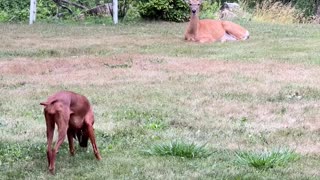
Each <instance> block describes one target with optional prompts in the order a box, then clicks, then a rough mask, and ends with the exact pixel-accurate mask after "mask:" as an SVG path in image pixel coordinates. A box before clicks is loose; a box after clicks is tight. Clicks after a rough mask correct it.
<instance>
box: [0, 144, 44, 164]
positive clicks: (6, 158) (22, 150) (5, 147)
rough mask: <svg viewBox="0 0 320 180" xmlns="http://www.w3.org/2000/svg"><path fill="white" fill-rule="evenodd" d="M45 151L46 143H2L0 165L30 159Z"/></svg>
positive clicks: (0, 145) (0, 146)
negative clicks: (29, 144) (28, 144)
mask: <svg viewBox="0 0 320 180" xmlns="http://www.w3.org/2000/svg"><path fill="white" fill-rule="evenodd" d="M43 153H45V144H41V145H39V144H32V145H31V146H27V145H20V144H14V145H13V144H6V143H4V142H1V143H0V166H1V165H2V164H7V163H12V162H16V161H28V160H31V159H34V158H39V156H42V154H43Z"/></svg>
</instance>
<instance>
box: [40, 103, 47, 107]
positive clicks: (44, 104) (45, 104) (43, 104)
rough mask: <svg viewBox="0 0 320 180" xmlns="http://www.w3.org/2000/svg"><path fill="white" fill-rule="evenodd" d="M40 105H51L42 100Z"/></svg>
mask: <svg viewBox="0 0 320 180" xmlns="http://www.w3.org/2000/svg"><path fill="white" fill-rule="evenodd" d="M40 105H42V106H45V107H47V106H48V105H49V103H48V102H42V103H40Z"/></svg>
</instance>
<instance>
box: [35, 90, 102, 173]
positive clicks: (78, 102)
mask: <svg viewBox="0 0 320 180" xmlns="http://www.w3.org/2000/svg"><path fill="white" fill-rule="evenodd" d="M40 105H43V106H44V116H45V119H46V125H47V143H48V146H47V158H48V163H49V171H50V172H51V173H52V174H53V173H54V169H55V160H56V155H57V152H58V149H59V147H60V145H61V144H62V143H63V141H64V139H65V137H66V135H67V136H68V142H69V150H70V154H71V155H74V151H75V149H74V144H73V138H76V137H77V139H78V140H79V144H80V146H81V147H87V146H88V139H90V141H91V144H92V148H93V152H94V155H95V156H96V158H97V159H98V160H101V156H100V154H99V151H98V148H97V145H96V140H95V136H94V132H93V131H94V130H93V123H94V116H93V111H92V107H91V106H90V103H89V101H88V99H87V98H86V97H85V96H82V95H80V94H77V93H74V92H70V91H61V92H58V93H56V94H54V95H52V96H50V97H49V98H48V100H47V101H46V102H42V103H40ZM55 124H57V126H58V134H59V135H58V141H57V142H56V145H55V146H54V148H53V149H52V140H53V133H54V127H55Z"/></svg>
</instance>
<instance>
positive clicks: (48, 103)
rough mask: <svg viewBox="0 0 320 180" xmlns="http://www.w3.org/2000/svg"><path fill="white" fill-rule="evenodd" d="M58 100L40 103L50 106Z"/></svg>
mask: <svg viewBox="0 0 320 180" xmlns="http://www.w3.org/2000/svg"><path fill="white" fill-rule="evenodd" d="M57 101H58V100H56V99H55V100H53V101H46V102H42V103H40V105H42V106H44V107H47V106H49V105H50V104H54V103H55V102H57Z"/></svg>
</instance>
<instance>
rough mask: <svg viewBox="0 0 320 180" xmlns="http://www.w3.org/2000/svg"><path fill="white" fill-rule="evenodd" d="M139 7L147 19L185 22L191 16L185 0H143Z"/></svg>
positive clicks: (142, 15)
mask: <svg viewBox="0 0 320 180" xmlns="http://www.w3.org/2000/svg"><path fill="white" fill-rule="evenodd" d="M138 9H139V13H140V15H141V17H142V18H145V19H154V20H165V21H175V22H183V21H186V20H187V19H188V17H189V8H188V6H187V4H186V3H185V1H184V0H141V1H140V2H139V4H138Z"/></svg>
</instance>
